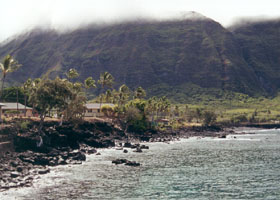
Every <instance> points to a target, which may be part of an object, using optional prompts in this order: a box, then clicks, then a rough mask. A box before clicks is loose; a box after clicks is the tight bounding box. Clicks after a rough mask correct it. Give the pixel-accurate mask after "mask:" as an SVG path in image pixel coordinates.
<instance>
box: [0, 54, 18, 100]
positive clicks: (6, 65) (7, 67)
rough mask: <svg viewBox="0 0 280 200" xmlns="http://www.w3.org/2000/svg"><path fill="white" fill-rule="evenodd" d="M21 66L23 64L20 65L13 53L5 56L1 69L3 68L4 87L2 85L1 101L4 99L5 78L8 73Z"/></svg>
mask: <svg viewBox="0 0 280 200" xmlns="http://www.w3.org/2000/svg"><path fill="white" fill-rule="evenodd" d="M20 66H21V65H19V64H18V62H17V61H16V60H14V59H13V57H12V56H11V55H7V56H6V57H5V58H4V61H3V64H2V63H0V69H1V70H2V87H1V95H0V101H1V100H2V95H3V90H4V84H5V79H6V76H7V74H8V73H10V72H13V71H15V70H17V69H18V68H19V67H20Z"/></svg>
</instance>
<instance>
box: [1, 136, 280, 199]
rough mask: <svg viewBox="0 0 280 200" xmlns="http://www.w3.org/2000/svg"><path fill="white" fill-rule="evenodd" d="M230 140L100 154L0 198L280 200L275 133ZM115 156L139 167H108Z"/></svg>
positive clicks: (279, 158)
mask: <svg viewBox="0 0 280 200" xmlns="http://www.w3.org/2000/svg"><path fill="white" fill-rule="evenodd" d="M236 137H237V138H236V139H232V138H227V139H222V140H219V139H210V138H202V139H196V138H192V139H190V140H183V141H179V142H173V143H172V144H170V145H168V144H165V143H153V144H149V146H150V149H149V150H145V151H144V153H141V154H137V153H133V152H132V151H131V150H129V153H128V154H123V153H122V151H116V150H113V149H109V150H102V151H101V154H102V155H101V156H95V155H90V156H88V159H87V161H86V162H85V163H83V164H82V165H76V166H70V167H62V166H60V167H56V168H53V170H52V172H51V173H50V174H48V175H46V176H42V178H41V179H40V180H38V181H37V182H36V183H35V184H34V186H33V187H32V188H29V189H28V188H27V189H16V190H11V191H8V192H5V193H1V194H0V198H1V199H257V200H258V199H259V200H260V199H275V200H276V199H277V200H278V199H280V182H279V180H280V170H279V166H280V134H279V133H278V130H275V131H271V132H261V134H255V135H237V136H236ZM116 158H126V159H128V160H134V161H137V162H140V163H141V164H142V165H141V167H128V166H123V165H121V166H119V165H113V164H112V163H111V161H112V160H113V159H116Z"/></svg>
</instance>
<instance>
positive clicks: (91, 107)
mask: <svg viewBox="0 0 280 200" xmlns="http://www.w3.org/2000/svg"><path fill="white" fill-rule="evenodd" d="M105 105H106V106H110V107H114V106H115V105H114V104H112V103H102V104H101V106H100V103H87V104H86V105H85V106H86V111H85V115H84V116H85V117H103V116H104V113H102V112H101V108H102V106H105Z"/></svg>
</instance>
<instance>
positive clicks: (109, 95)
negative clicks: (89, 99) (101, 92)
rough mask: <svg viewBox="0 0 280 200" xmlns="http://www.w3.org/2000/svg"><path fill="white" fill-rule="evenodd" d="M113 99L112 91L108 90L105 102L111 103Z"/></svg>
mask: <svg viewBox="0 0 280 200" xmlns="http://www.w3.org/2000/svg"><path fill="white" fill-rule="evenodd" d="M112 97H113V94H112V91H111V90H109V89H108V90H107V91H106V92H105V101H106V103H111V100H112Z"/></svg>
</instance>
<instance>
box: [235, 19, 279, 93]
mask: <svg viewBox="0 0 280 200" xmlns="http://www.w3.org/2000/svg"><path fill="white" fill-rule="evenodd" d="M232 32H233V34H234V36H235V38H236V40H237V41H238V43H239V45H240V47H241V49H242V54H243V57H244V59H245V61H246V62H247V63H248V65H249V66H250V67H251V68H252V69H253V70H254V71H255V74H256V76H257V77H258V81H259V82H260V83H261V85H262V87H263V88H264V89H265V91H267V92H269V93H274V92H275V91H277V90H278V89H279V86H280V20H271V21H263V22H254V23H248V24H244V25H242V26H239V27H235V28H232Z"/></svg>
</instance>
